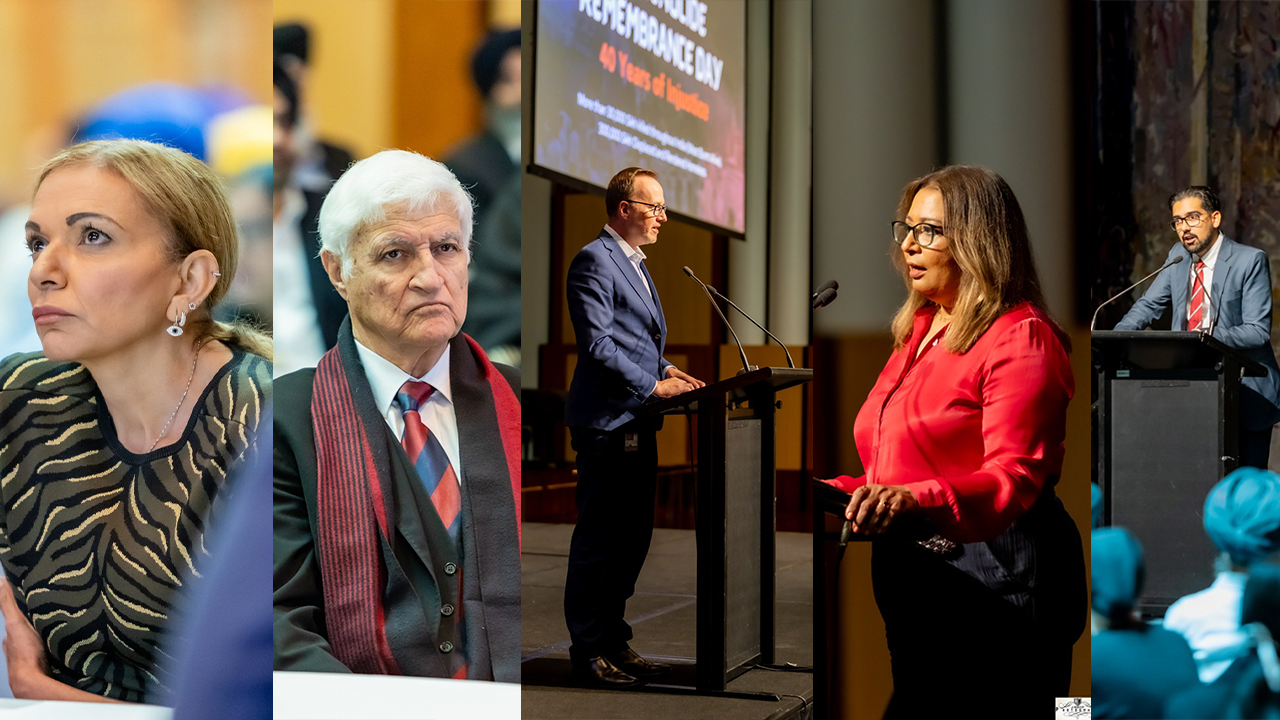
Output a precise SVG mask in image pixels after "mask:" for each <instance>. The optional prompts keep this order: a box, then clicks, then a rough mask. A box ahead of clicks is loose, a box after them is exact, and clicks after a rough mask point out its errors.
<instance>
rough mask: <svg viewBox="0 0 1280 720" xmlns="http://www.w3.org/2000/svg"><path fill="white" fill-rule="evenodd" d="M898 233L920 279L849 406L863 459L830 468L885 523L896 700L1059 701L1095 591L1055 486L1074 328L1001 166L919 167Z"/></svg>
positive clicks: (979, 705) (881, 560)
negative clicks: (1050, 287) (1053, 292)
mask: <svg viewBox="0 0 1280 720" xmlns="http://www.w3.org/2000/svg"><path fill="white" fill-rule="evenodd" d="M893 233H894V239H895V241H896V243H897V251H896V252H895V253H894V261H895V265H897V266H898V267H899V269H900V270H901V271H902V273H903V277H904V279H905V281H906V284H907V287H908V289H909V296H908V298H907V300H906V302H905V303H904V304H903V305H902V307H901V308H900V309H899V310H898V313H897V315H896V316H895V317H894V320H893V334H894V352H893V355H892V356H891V357H890V358H889V362H888V364H886V365H885V368H884V370H883V371H882V372H881V373H880V377H879V379H878V380H877V381H876V384H875V387H874V388H873V389H872V391H871V394H870V395H868V397H867V401H866V403H864V404H863V406H862V409H861V411H859V413H858V417H857V420H856V421H855V423H854V430H853V436H854V441H855V443H856V444H857V447H858V454H859V456H860V457H861V459H862V464H863V466H864V467H865V468H866V475H864V476H862V477H858V478H852V477H849V476H841V477H840V478H837V479H836V480H834V481H831V482H832V484H834V485H837V486H839V487H841V488H843V489H844V490H846V491H848V492H850V493H851V497H850V501H849V507H848V509H847V511H846V516H847V517H848V519H849V520H850V523H851V525H852V529H853V531H854V532H855V533H858V534H859V535H863V536H871V537H872V538H873V539H874V540H875V542H874V545H873V550H872V581H873V585H874V588H875V596H876V604H877V605H878V606H879V608H880V612H881V614H882V615H883V617H884V621H885V630H886V633H887V636H888V642H889V650H890V654H891V656H892V663H893V679H894V695H893V699H892V700H891V702H890V704H889V708H888V710H887V711H886V714H885V717H886V718H898V717H903V718H917V717H949V716H953V715H955V714H956V713H957V712H958V711H963V712H960V714H961V715H965V714H966V713H969V712H974V713H977V714H979V715H980V716H982V717H991V718H1002V717H1016V718H1035V717H1052V716H1053V714H1054V709H1053V700H1054V698H1055V697H1061V696H1065V695H1067V692H1068V686H1069V683H1070V675H1071V646H1072V644H1073V643H1074V642H1075V640H1076V639H1077V638H1078V637H1079V636H1080V634H1081V632H1082V631H1083V629H1084V618H1085V617H1086V606H1087V600H1086V594H1085V584H1084V553H1083V550H1082V547H1081V542H1080V535H1079V533H1078V532H1077V530H1076V528H1075V524H1074V522H1072V520H1071V518H1070V517H1069V516H1067V513H1066V511H1065V510H1064V509H1063V507H1062V504H1061V503H1060V502H1059V501H1058V498H1057V497H1056V496H1055V495H1054V485H1056V484H1057V481H1058V475H1059V473H1060V472H1061V470H1062V459H1063V437H1064V435H1065V433H1066V410H1067V403H1068V402H1069V401H1070V400H1071V396H1072V393H1073V391H1074V381H1073V378H1072V374H1071V366H1070V363H1069V361H1068V359H1067V348H1068V345H1069V341H1068V339H1067V337H1066V335H1065V334H1064V333H1063V331H1062V329H1061V328H1059V327H1058V325H1057V324H1056V323H1055V322H1054V321H1053V319H1052V318H1051V317H1049V314H1048V312H1046V310H1045V309H1044V300H1043V298H1042V296H1041V292H1040V281H1039V278H1038V277H1037V274H1036V268H1035V264H1034V261H1033V260H1032V253H1031V246H1030V242H1029V240H1028V236H1027V227H1026V222H1025V220H1024V219H1023V216H1022V210H1021V208H1020V207H1019V205H1018V201H1017V199H1016V198H1015V197H1014V195H1013V191H1012V190H1011V189H1010V188H1009V185H1008V183H1006V182H1005V181H1004V180H1003V179H1002V178H1001V177H1000V176H999V175H997V174H996V173H994V172H991V171H990V170H986V169H984V168H978V167H965V166H953V167H947V168H944V169H942V170H939V171H937V172H934V173H931V174H929V175H926V176H925V177H922V178H919V179H917V180H914V181H912V182H911V183H909V184H908V185H907V187H906V188H905V189H904V190H903V193H902V199H901V201H900V202H899V206H898V220H897V221H895V222H894V223H893ZM966 716H967V715H966Z"/></svg>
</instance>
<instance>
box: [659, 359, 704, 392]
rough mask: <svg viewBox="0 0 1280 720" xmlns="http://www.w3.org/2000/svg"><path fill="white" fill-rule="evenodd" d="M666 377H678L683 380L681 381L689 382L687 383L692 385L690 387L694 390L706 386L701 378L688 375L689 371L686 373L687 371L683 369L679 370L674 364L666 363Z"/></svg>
mask: <svg viewBox="0 0 1280 720" xmlns="http://www.w3.org/2000/svg"><path fill="white" fill-rule="evenodd" d="M667 377H668V378H680V379H681V380H683V381H685V382H687V383H689V384H690V385H691V386H692V389H694V390H697V389H698V388H700V387H706V386H707V384H706V383H704V382H702V381H701V380H699V379H698V378H696V377H694V376H692V375H690V374H689V373H687V372H685V371H683V370H681V369H680V368H678V367H676V366H675V365H668V366H667Z"/></svg>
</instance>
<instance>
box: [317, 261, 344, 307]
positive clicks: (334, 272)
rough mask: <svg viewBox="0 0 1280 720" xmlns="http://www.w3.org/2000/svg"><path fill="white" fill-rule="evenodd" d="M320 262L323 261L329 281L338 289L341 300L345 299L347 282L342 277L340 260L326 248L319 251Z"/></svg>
mask: <svg viewBox="0 0 1280 720" xmlns="http://www.w3.org/2000/svg"><path fill="white" fill-rule="evenodd" d="M320 262H322V263H324V271H325V273H326V274H328V275H329V282H331V283H333V289H334V290H337V291H338V294H339V295H341V296H342V299H343V300H346V299H347V283H346V281H345V280H343V279H342V261H341V260H339V259H338V257H337V256H336V255H334V254H333V253H331V252H329V251H328V250H321V251H320Z"/></svg>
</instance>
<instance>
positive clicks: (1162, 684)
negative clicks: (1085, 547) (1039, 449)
mask: <svg viewBox="0 0 1280 720" xmlns="http://www.w3.org/2000/svg"><path fill="white" fill-rule="evenodd" d="M1095 487H1096V486H1095ZM1090 545H1091V548H1092V558H1093V563H1092V579H1093V582H1092V586H1091V590H1090V597H1089V600H1090V605H1091V609H1092V616H1093V646H1092V662H1091V665H1090V674H1091V677H1090V684H1091V686H1092V693H1093V717H1095V718H1157V717H1161V716H1162V715H1161V712H1162V708H1163V706H1164V703H1165V701H1166V699H1167V698H1168V697H1169V696H1170V695H1172V694H1173V693H1175V692H1177V691H1178V690H1180V689H1182V688H1185V687H1187V686H1189V685H1199V681H1198V680H1197V678H1196V665H1195V661H1194V660H1193V659H1192V657H1191V648H1189V647H1188V646H1187V641H1186V640H1184V639H1183V638H1182V636H1180V635H1178V634H1177V633H1174V632H1170V631H1168V630H1165V629H1163V628H1160V627H1155V626H1152V625H1147V624H1146V623H1144V622H1142V621H1141V619H1140V618H1139V617H1138V616H1137V615H1136V614H1135V613H1134V610H1133V608H1134V603H1135V602H1136V601H1137V599H1138V596H1139V595H1140V594H1141V593H1142V582H1143V576H1144V565H1143V561H1142V546H1141V545H1139V544H1138V541H1137V539H1136V538H1134V537H1133V535H1132V534H1131V533H1130V532H1129V531H1128V530H1125V529H1124V528H1118V527H1107V528H1099V529H1097V530H1094V531H1093V533H1092V538H1091V542H1090Z"/></svg>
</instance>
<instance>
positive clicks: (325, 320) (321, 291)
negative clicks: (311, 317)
mask: <svg viewBox="0 0 1280 720" xmlns="http://www.w3.org/2000/svg"><path fill="white" fill-rule="evenodd" d="M302 195H303V197H304V198H306V201H307V211H306V213H304V214H303V216H302V228H301V232H302V250H303V254H304V255H306V258H307V277H308V280H309V281H310V282H309V285H310V287H311V298H312V301H313V302H315V305H316V321H317V322H319V323H320V334H321V336H322V337H323V338H324V347H325V349H326V350H328V349H329V348H331V347H333V346H334V345H335V344H337V342H338V328H340V327H342V319H343V318H345V317H346V316H347V301H346V300H343V299H342V296H341V295H339V294H338V291H337V290H335V289H334V287H333V283H332V282H331V281H330V280H329V274H328V273H326V272H325V271H324V263H322V262H320V206H321V205H323V204H324V198H325V194H324V193H317V192H312V191H310V190H303V191H302Z"/></svg>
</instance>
